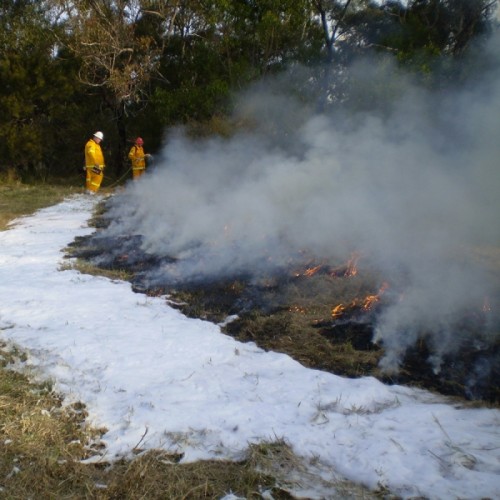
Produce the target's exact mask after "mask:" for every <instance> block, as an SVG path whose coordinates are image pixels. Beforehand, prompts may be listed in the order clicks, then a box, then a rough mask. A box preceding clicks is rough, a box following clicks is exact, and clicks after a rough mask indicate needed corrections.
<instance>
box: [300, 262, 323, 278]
mask: <svg viewBox="0 0 500 500" xmlns="http://www.w3.org/2000/svg"><path fill="white" fill-rule="evenodd" d="M321 267H322V266H321V264H320V265H319V266H315V267H310V268H309V269H306V270H305V271H304V276H308V277H311V276H314V275H315V274H316V273H317V272H318V271H319V270H320V269H321Z"/></svg>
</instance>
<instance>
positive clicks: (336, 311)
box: [332, 304, 345, 318]
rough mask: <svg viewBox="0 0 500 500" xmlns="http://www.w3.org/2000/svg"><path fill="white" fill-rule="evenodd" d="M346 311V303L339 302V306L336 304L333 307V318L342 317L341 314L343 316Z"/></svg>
mask: <svg viewBox="0 0 500 500" xmlns="http://www.w3.org/2000/svg"><path fill="white" fill-rule="evenodd" d="M344 311H345V306H344V304H339V305H338V306H335V307H334V308H333V309H332V317H333V318H340V316H342V314H344Z"/></svg>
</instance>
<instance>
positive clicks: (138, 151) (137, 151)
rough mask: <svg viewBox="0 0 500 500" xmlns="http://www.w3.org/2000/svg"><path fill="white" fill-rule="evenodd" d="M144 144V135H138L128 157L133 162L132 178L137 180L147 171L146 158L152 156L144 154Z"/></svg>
mask: <svg viewBox="0 0 500 500" xmlns="http://www.w3.org/2000/svg"><path fill="white" fill-rule="evenodd" d="M143 146H144V141H143V140H142V137H138V138H137V139H136V140H135V143H134V145H133V146H132V148H131V149H130V152H129V154H128V158H129V160H130V161H131V162H132V178H133V179H134V180H137V179H138V178H139V177H140V176H141V175H142V174H143V173H144V172H145V171H146V158H150V157H151V155H150V154H144V148H143Z"/></svg>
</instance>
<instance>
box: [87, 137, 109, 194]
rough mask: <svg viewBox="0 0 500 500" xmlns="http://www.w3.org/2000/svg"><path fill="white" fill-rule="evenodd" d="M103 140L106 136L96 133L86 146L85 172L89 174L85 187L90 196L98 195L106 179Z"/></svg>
mask: <svg viewBox="0 0 500 500" xmlns="http://www.w3.org/2000/svg"><path fill="white" fill-rule="evenodd" d="M103 139H104V134H103V133H102V132H96V133H95V134H94V135H93V136H92V138H91V139H89V140H88V142H87V144H85V171H86V173H87V178H86V183H85V187H86V189H87V193H89V194H96V193H97V191H99V188H100V187H101V182H102V179H103V177H104V173H103V172H104V167H105V165H104V156H103V154H102V149H101V146H100V144H101V141H102V140H103Z"/></svg>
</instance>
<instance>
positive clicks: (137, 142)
mask: <svg viewBox="0 0 500 500" xmlns="http://www.w3.org/2000/svg"><path fill="white" fill-rule="evenodd" d="M135 143H136V144H138V145H139V146H142V145H143V144H144V141H143V140H142V137H138V138H137V139H136V140H135Z"/></svg>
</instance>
